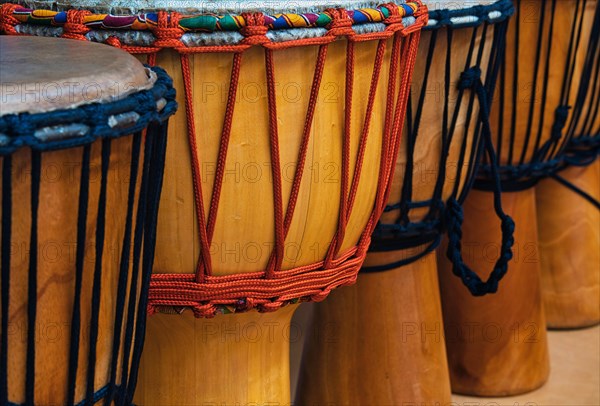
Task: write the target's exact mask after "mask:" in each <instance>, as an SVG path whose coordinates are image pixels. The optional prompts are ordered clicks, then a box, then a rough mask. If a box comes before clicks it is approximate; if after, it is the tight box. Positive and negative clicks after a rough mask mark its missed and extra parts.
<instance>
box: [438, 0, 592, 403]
mask: <svg viewBox="0 0 600 406" xmlns="http://www.w3.org/2000/svg"><path fill="white" fill-rule="evenodd" d="M550 3H552V2H541V1H535V2H533V1H531V2H522V8H521V12H519V11H517V13H516V14H515V16H513V18H512V22H511V23H510V25H509V32H508V41H507V44H508V47H507V54H506V58H507V60H506V66H507V67H509V68H507V70H506V82H505V83H506V85H505V86H506V87H505V91H506V97H507V99H506V100H507V102H506V106H507V107H506V108H508V109H510V108H512V106H511V102H510V101H509V100H512V99H511V98H512V94H513V93H512V92H513V91H512V83H513V76H512V75H513V70H512V66H513V64H514V58H515V55H514V48H513V46H514V45H513V44H514V43H515V20H516V19H519V21H520V30H521V31H520V38H522V39H523V40H522V43H521V44H520V45H521V46H520V47H519V53H518V70H519V82H518V92H519V93H518V97H517V103H518V105H517V106H516V111H517V121H516V127H515V128H516V130H515V134H516V136H515V139H514V140H513V141H511V139H510V137H509V136H506V135H507V134H509V133H507V132H506V131H507V130H505V137H504V138H503V142H502V149H501V153H500V157H499V159H500V163H501V164H505V163H506V162H507V159H508V158H507V154H508V152H507V151H508V150H509V149H510V148H511V142H512V149H513V151H515V153H516V154H520V153H521V151H522V150H523V148H524V140H525V132H526V130H527V117H528V115H529V107H530V103H531V102H532V101H536V102H538V101H539V98H540V97H541V94H537V93H536V94H534V93H533V89H532V82H533V69H534V61H535V55H536V51H537V47H533V46H530V39H531V38H538V30H539V23H540V11H541V8H540V7H542V6H543V7H546V8H547V9H546V12H547V15H548V14H549V13H550V6H551V4H550ZM574 8H575V1H572V0H565V1H563V0H561V1H557V2H556V16H557V17H556V20H555V22H554V24H555V27H554V35H553V37H552V42H551V44H552V55H553V57H552V61H555V60H556V61H560V63H554V62H552V63H551V65H550V70H549V78H550V79H549V80H550V81H551V83H550V85H549V86H548V94H547V103H546V107H545V119H544V122H543V123H542V139H541V142H544V141H546V140H547V139H549V137H550V134H551V128H552V124H553V121H554V110H555V108H556V107H557V105H558V104H559V103H560V92H561V87H562V79H563V77H564V73H565V72H564V70H565V63H564V61H565V58H566V57H567V53H568V48H569V44H570V41H571V38H570V36H569V35H564V33H565V32H570V29H571V26H572V24H573V15H574V11H573V10H574ZM594 9H595V1H592V2H588V9H586V13H587V14H586V17H585V18H586V21H587V23H586V24H588V23H589V20H590V19H591V18H592V17H593V11H594ZM547 18H549V17H547ZM548 21H549V20H548V19H547V20H546V24H545V26H544V34H543V35H544V38H547V36H548V32H549V23H548ZM544 49H545V46H544ZM581 49H582V50H583V49H585V46H584V45H583V44H582V45H581ZM544 55H545V53H544ZM580 59H581V58H580ZM580 59H579V60H580ZM542 61H545V59H544V58H543V59H542ZM544 66H545V63H544V62H542V66H541V67H540V69H539V72H538V75H539V76H538V83H542V81H543V80H544V77H543V74H544ZM581 68H582V62H581V61H580V62H578V63H577V64H576V68H575V72H574V73H573V84H572V86H571V89H577V87H578V85H579V82H578V74H579V73H580V72H581ZM501 83H502V82H499V86H501ZM575 93H576V92H575V91H571V93H570V94H571V97H572V98H574V97H575ZM494 100H495V101H496V103H495V104H493V105H492V115H491V122H492V123H498V121H499V120H500V119H501V118H500V117H499V110H498V108H497V105H498V90H497V91H496V98H495V99H494ZM506 108H505V114H506V115H505V117H504V119H503V122H504V124H505V126H504V127H505V129H509V128H510V125H511V124H510V117H511V115H510V114H509V112H510V110H506ZM539 121H540V114H539V107H537V105H536V115H535V117H534V120H533V124H532V128H533V129H534V132H533V135H532V140H533V141H532V142H530V144H529V146H528V148H527V150H526V154H525V157H526V162H527V159H530V158H531V157H532V155H533V152H534V145H533V144H534V141H535V134H536V132H535V131H537V128H538V125H539ZM567 125H568V124H567ZM494 131H496V126H495V125H494V124H493V125H492V132H494ZM492 135H493V136H494V134H492ZM517 159H518V158H517ZM536 193H537V191H534V190H525V191H521V192H512V193H504V196H503V197H502V202H503V205H504V210H505V212H506V213H507V214H508V215H510V216H511V217H512V218H513V219H514V221H515V223H516V230H515V244H514V247H513V251H514V253H515V255H517V254H518V258H517V257H515V259H513V260H512V261H511V262H510V263H509V266H508V273H507V276H506V277H505V278H504V279H503V280H502V281H501V282H500V287H499V292H498V293H497V294H494V295H487V296H485V297H480V298H472V297H471V296H470V295H469V293H468V292H467V291H465V290H461V286H459V285H460V282H459V281H457V280H456V279H455V278H454V277H453V276H452V275H451V272H450V270H451V265H450V264H449V262H448V261H447V260H446V259H445V256H444V255H443V253H444V250H445V246H444V247H442V248H441V249H440V250H439V253H438V259H439V267H440V288H441V293H442V307H443V309H444V322H445V324H446V327H447V328H449V327H448V326H458V328H459V329H462V330H461V331H464V329H465V328H466V326H469V325H475V326H479V330H477V328H476V330H475V331H474V334H475V337H474V338H473V339H470V338H469V336H466V337H465V336H459V337H458V338H456V339H454V340H451V339H447V341H446V344H447V350H448V362H449V367H450V377H451V381H452V390H453V391H455V392H457V393H463V394H470V395H479V396H504V395H514V394H518V393H523V392H528V391H531V390H533V389H536V388H538V387H540V386H541V385H543V384H544V382H545V381H546V379H547V378H548V371H549V366H548V365H549V360H548V350H547V342H546V330H545V326H546V324H545V323H546V320H545V315H544V314H543V312H544V310H543V305H542V303H541V301H542V293H541V287H540V284H541V282H540V276H539V275H540V273H541V271H542V266H543V262H541V259H542V258H543V254H541V250H542V248H543V246H542V245H540V244H539V243H538V231H537V230H538V227H539V222H545V220H544V219H542V218H540V217H539V216H537V209H536ZM546 213H547V212H546ZM553 215H554V213H553ZM464 217H465V221H464V224H463V246H467V245H471V246H472V247H473V250H472V254H470V255H466V258H465V262H466V263H467V265H469V266H470V267H471V269H472V270H474V271H475V272H477V273H478V274H479V276H480V277H487V274H488V272H489V269H490V266H491V265H493V263H494V262H495V261H496V259H497V258H498V255H499V254H498V250H497V248H498V247H499V245H500V241H501V237H500V234H499V228H500V224H499V222H498V221H496V220H495V215H494V212H493V200H492V194H491V193H489V192H479V191H473V192H471V193H470V194H469V196H468V197H467V200H466V203H465V210H464ZM492 219H494V220H492ZM542 229H543V228H540V230H542ZM542 238H546V236H544V237H542ZM489 325H493V326H492V327H489V329H490V331H489V332H488V333H489V334H492V332H491V331H492V330H491V329H496V330H498V331H499V332H501V336H500V337H499V338H498V339H493V340H491V339H486V338H485V337H484V333H485V329H486V328H487V327H488V326H489ZM515 334H516V335H517V338H516V339H514V337H513V336H514V335H515ZM524 337H525V338H524Z"/></svg>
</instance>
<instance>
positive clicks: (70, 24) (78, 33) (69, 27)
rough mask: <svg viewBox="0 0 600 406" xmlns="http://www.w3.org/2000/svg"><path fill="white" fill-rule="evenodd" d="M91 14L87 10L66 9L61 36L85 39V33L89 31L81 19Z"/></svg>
mask: <svg viewBox="0 0 600 406" xmlns="http://www.w3.org/2000/svg"><path fill="white" fill-rule="evenodd" d="M90 14H92V13H91V12H90V11H87V10H68V11H67V22H66V23H65V24H64V25H63V33H62V35H61V37H62V38H70V39H78V40H82V41H85V40H86V39H87V38H86V37H85V34H87V33H88V32H89V31H90V28H88V27H86V26H85V24H84V23H83V19H84V18H85V17H86V16H88V15H90Z"/></svg>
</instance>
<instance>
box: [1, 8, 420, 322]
mask: <svg viewBox="0 0 600 406" xmlns="http://www.w3.org/2000/svg"><path fill="white" fill-rule="evenodd" d="M16 7H18V6H16V5H10V4H3V5H2V6H1V9H0V30H1V31H2V32H4V33H6V34H13V35H14V34H18V33H17V31H16V30H15V26H16V25H18V24H20V22H19V21H18V20H16V18H15V17H13V15H12V14H13V12H14V9H15V8H16ZM386 8H388V10H390V12H391V14H390V16H389V17H388V18H387V19H386V20H385V21H384V23H385V24H387V27H386V30H385V31H382V32H377V33H367V34H356V33H355V32H354V30H353V29H352V22H351V20H350V19H349V18H348V15H347V13H346V12H345V10H343V9H329V10H327V13H328V14H329V15H330V16H331V17H332V22H331V23H330V25H329V26H328V27H327V28H328V33H327V35H325V36H323V37H318V38H304V39H299V40H293V41H286V42H280V43H277V42H271V41H270V40H269V39H268V37H267V36H266V33H267V27H266V26H265V25H264V15H262V14H261V13H246V14H243V18H244V22H245V25H244V26H243V27H242V29H241V30H240V32H241V33H242V35H244V37H245V38H244V39H243V41H242V42H241V43H240V44H237V45H218V46H198V47H187V46H185V44H183V42H182V41H181V36H182V35H183V34H184V32H183V30H181V28H179V25H178V22H179V19H180V18H181V16H180V15H179V14H177V13H170V14H169V13H166V12H162V11H161V12H158V24H157V26H156V27H155V28H154V29H153V30H152V31H153V34H154V35H155V37H156V40H155V41H154V43H153V44H152V46H128V45H123V44H122V43H121V41H120V40H119V39H118V38H117V37H115V36H111V37H109V38H107V39H106V41H105V42H106V43H107V44H109V45H112V46H115V47H118V48H121V49H123V50H125V51H127V52H129V53H132V54H141V55H144V54H145V55H147V56H148V63H149V64H151V65H154V64H155V63H156V57H157V54H158V52H160V51H161V50H162V49H164V48H170V49H173V50H175V51H177V52H178V53H179V54H180V57H181V70H182V75H183V85H184V96H185V115H186V120H187V127H188V142H189V145H190V156H191V166H192V168H191V169H192V178H193V184H194V185H193V187H194V199H195V211H196V217H197V222H198V230H199V239H200V258H199V260H198V265H197V268H196V272H195V273H194V274H154V275H153V276H152V282H151V284H150V300H149V306H148V310H149V312H150V313H153V312H155V311H157V310H161V309H162V308H163V307H165V306H167V307H169V308H175V309H178V308H181V307H190V308H192V309H193V311H194V314H195V315H196V316H197V317H212V316H214V315H215V314H216V313H218V312H220V311H223V310H224V308H228V309H229V310H230V311H245V310H250V309H253V308H257V309H258V310H260V311H273V310H276V309H278V308H279V307H281V306H283V305H285V304H287V303H289V302H295V301H297V300H312V301H321V300H323V299H324V298H325V297H326V296H327V295H328V294H329V292H330V291H331V290H332V289H335V288H337V287H339V286H343V285H348V284H352V283H354V282H355V280H356V276H357V273H358V270H359V269H360V266H361V265H362V263H363V261H364V259H365V256H366V252H367V248H368V245H369V242H370V235H371V233H372V231H373V229H374V227H375V225H376V222H377V220H378V218H379V216H380V215H381V213H382V211H383V208H384V207H385V202H386V201H387V197H388V194H389V192H390V188H389V183H390V180H391V177H392V174H393V169H394V162H395V160H396V157H397V155H398V151H399V146H400V136H401V132H402V128H403V125H404V117H405V114H406V105H407V100H408V92H409V84H410V80H411V77H412V70H413V68H414V62H415V59H416V51H417V46H418V41H419V32H420V29H421V28H422V27H423V26H425V25H426V24H427V9H426V7H424V6H421V7H420V8H419V11H418V12H417V13H416V14H415V17H416V20H417V21H416V23H415V24H414V25H412V26H410V27H404V26H403V25H402V19H401V18H400V15H399V13H398V6H396V5H393V4H389V5H387V6H386ZM85 15H87V14H86V12H84V11H75V10H72V11H70V12H69V13H68V15H67V20H68V22H67V24H66V25H65V28H64V32H63V36H64V37H67V38H75V39H86V38H85V34H86V33H87V32H88V31H89V29H88V28H87V27H85V26H84V25H83V18H84V17H85ZM392 36H394V39H393V45H392V46H393V48H392V53H391V58H392V59H391V61H390V69H389V77H388V90H387V98H386V106H385V119H386V122H385V125H384V130H383V131H384V137H383V141H382V146H381V158H380V168H379V174H378V186H377V191H376V197H375V204H374V207H373V210H372V212H371V215H370V217H369V221H368V223H367V225H366V227H365V230H364V231H363V233H362V234H361V236H360V239H359V242H358V244H357V245H356V246H354V247H351V248H350V249H348V250H345V251H344V252H341V253H340V252H339V251H340V250H341V246H342V244H343V241H344V236H345V231H346V227H347V225H348V221H349V220H350V216H351V213H352V208H353V205H354V202H355V200H356V194H357V191H358V186H359V183H360V177H361V172H362V167H363V161H364V158H365V150H366V145H367V139H368V134H369V129H370V122H371V117H372V114H373V109H374V104H375V97H376V90H377V87H378V83H379V80H380V77H381V70H382V64H383V59H384V55H385V48H386V41H387V39H389V38H391V37H392ZM338 38H346V39H347V40H348V45H347V50H346V83H345V113H344V133H343V137H344V139H343V144H342V179H341V181H342V183H341V192H340V213H339V216H338V225H337V229H336V233H335V235H334V237H333V239H332V241H331V244H330V246H329V249H328V251H327V254H326V257H325V259H324V260H322V261H319V262H315V263H312V264H310V265H306V266H302V267H296V268H293V269H290V270H282V269H281V266H282V262H283V259H284V246H285V239H286V237H287V235H288V232H289V230H290V227H291V224H292V220H293V217H294V211H295V208H296V204H297V201H298V197H299V193H300V186H301V183H302V178H303V174H304V171H305V164H306V157H307V151H308V146H309V144H310V138H311V134H310V133H311V126H312V123H313V118H314V114H315V110H316V106H317V99H318V95H319V90H320V86H321V80H322V77H323V71H324V66H325V60H326V55H327V49H328V44H329V43H331V42H333V41H335V40H337V39H338ZM374 40H377V41H379V44H378V47H377V53H376V57H375V62H374V67H373V73H372V78H371V84H370V89H369V96H368V100H367V108H366V112H365V121H364V123H363V127H362V131H361V138H360V142H359V147H358V152H357V160H356V165H355V167H354V172H353V174H352V175H353V176H352V179H350V176H351V174H350V139H351V135H352V134H351V117H352V100H353V85H354V66H355V55H354V53H355V45H354V44H355V43H356V42H361V41H374ZM310 45H317V46H319V52H318V56H317V60H316V63H315V69H314V74H313V81H312V85H311V92H310V98H309V101H308V107H307V112H306V117H305V120H304V128H303V132H302V139H301V143H300V148H299V151H298V156H297V157H298V159H297V162H298V163H297V167H296V170H295V174H294V179H293V183H292V187H291V192H290V197H289V200H288V204H287V207H286V210H285V213H284V210H283V208H284V204H283V203H284V202H283V192H282V175H281V161H280V151H279V134H278V125H277V101H276V95H275V84H276V82H275V67H274V61H273V52H275V51H276V50H279V49H286V48H291V47H297V46H310ZM253 46H262V47H263V48H265V64H266V79H267V97H268V99H267V101H268V110H269V111H268V113H269V143H270V156H271V171H272V178H273V203H274V220H275V246H274V248H273V251H272V252H271V255H270V257H269V261H268V265H267V267H266V268H265V270H264V271H261V272H252V273H241V274H231V275H225V276H213V275H212V264H211V257H210V249H209V247H210V243H211V241H212V238H213V235H214V232H215V228H216V220H217V215H218V208H219V200H220V196H221V190H222V185H223V178H224V173H225V166H226V161H227V151H228V147H229V142H230V137H231V129H232V125H233V119H234V118H233V117H234V108H235V102H236V94H237V89H238V82H239V77H240V69H241V59H242V53H243V52H244V51H246V50H247V49H249V48H251V47H253ZM224 52H225V53H233V54H234V55H233V65H232V69H231V78H230V87H229V93H228V98H227V104H226V108H225V117H224V122H223V128H222V132H221V140H220V146H219V153H218V162H217V168H216V173H215V181H214V184H213V191H212V196H211V201H210V206H209V208H208V209H209V210H208V217H206V215H205V214H206V211H205V206H204V200H203V194H202V186H201V173H200V159H199V156H198V149H197V147H198V145H197V136H196V125H195V109H194V105H193V89H192V72H191V67H190V60H189V54H191V53H192V54H193V53H224ZM398 76H400V80H398ZM396 86H399V89H398V94H397V96H396ZM395 96H396V97H395ZM394 98H395V101H394Z"/></svg>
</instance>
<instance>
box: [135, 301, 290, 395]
mask: <svg viewBox="0 0 600 406" xmlns="http://www.w3.org/2000/svg"><path fill="white" fill-rule="evenodd" d="M296 308H297V305H289V306H286V307H284V308H282V309H280V310H278V311H276V312H273V313H258V312H255V311H251V312H248V313H236V314H227V315H219V316H217V317H215V318H213V319H196V318H194V315H193V313H192V312H191V311H186V312H184V313H183V314H181V315H171V314H155V315H153V316H150V317H149V318H148V323H147V331H146V342H145V346H144V353H143V356H142V361H141V365H140V372H139V379H138V385H137V390H136V393H135V398H134V403H135V404H139V405H145V406H150V405H157V406H158V405H161V406H164V405H213V404H214V405H238V404H239V405H246V404H258V405H263V404H280V405H288V404H290V377H289V347H290V339H294V336H295V335H299V334H300V332H298V331H295V329H294V328H293V326H292V325H291V324H290V322H291V318H292V315H293V313H294V311H295V310H296Z"/></svg>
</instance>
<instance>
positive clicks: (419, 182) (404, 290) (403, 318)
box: [296, 29, 493, 405]
mask: <svg viewBox="0 0 600 406" xmlns="http://www.w3.org/2000/svg"><path fill="white" fill-rule="evenodd" d="M431 34H432V33H431V31H423V33H422V34H421V42H420V44H419V52H418V56H417V62H416V65H415V72H414V74H413V87H412V90H411V98H412V100H413V102H412V103H413V106H416V105H417V104H418V98H419V94H420V90H421V87H422V86H423V85H422V83H423V81H424V72H425V68H426V55H427V52H428V49H429V46H430V41H431ZM453 35H454V38H453V46H452V50H451V52H452V55H454V56H455V58H454V59H453V60H452V62H451V75H452V76H451V77H453V78H456V80H455V82H457V81H458V78H459V75H460V72H462V71H463V70H464V67H465V59H466V55H467V51H468V47H469V41H470V39H471V36H472V30H471V29H455V30H454V32H453ZM492 36H493V30H492V29H489V30H488V34H487V39H486V46H485V48H484V55H483V61H487V60H488V59H489V55H490V50H491V39H492ZM446 37H447V33H446V29H440V30H438V38H437V43H436V48H435V53H434V56H433V60H432V64H431V67H430V69H431V71H430V73H429V82H430V83H428V84H427V95H426V97H425V101H424V109H423V116H422V119H421V127H420V128H421V129H420V132H419V134H418V136H417V141H416V146H415V156H414V160H415V163H414V167H413V189H412V190H413V199H412V200H413V201H422V200H427V199H430V198H431V196H433V190H434V187H435V181H436V178H437V173H438V171H439V166H440V164H439V156H440V148H441V137H442V134H441V132H440V128H441V126H440V124H439V123H440V122H441V120H442V116H443V100H444V94H443V91H444V90H443V83H444V79H443V78H444V75H445V58H446V50H447V45H446V44H447V42H446ZM478 46H479V43H478V44H477V45H476V46H475V50H477V49H478ZM475 54H476V52H475ZM474 58H475V57H473V60H472V61H471V64H470V65H472V64H474V63H475V61H474ZM481 65H482V70H483V73H482V76H483V77H485V68H486V66H487V64H486V62H482V64H481ZM436 78H439V80H436ZM451 91H452V94H451V95H450V100H453V101H454V102H453V103H451V105H450V106H451V107H450V108H451V109H452V110H451V111H453V109H454V108H455V105H456V97H457V93H458V91H457V87H456V86H451ZM469 95H470V93H469V92H468V91H467V92H465V93H464V95H463V100H462V102H461V110H460V115H459V119H458V122H457V126H456V130H455V134H454V138H453V141H452V144H451V145H452V146H451V149H450V158H449V159H448V162H447V168H446V169H447V171H448V172H447V175H446V179H445V183H444V192H443V198H444V199H447V198H448V197H449V196H450V194H451V192H452V188H453V187H454V186H455V183H456V180H457V179H461V181H464V179H465V178H466V174H465V172H466V169H467V165H468V163H465V166H464V167H463V168H461V174H460V175H457V173H456V172H457V169H458V168H457V164H458V161H459V159H458V157H459V154H460V147H461V145H462V144H463V141H464V129H465V127H466V126H467V124H469V123H467V116H466V110H467V106H468V103H469V101H468V99H469ZM475 106H477V105H475ZM475 111H477V108H476V107H475ZM413 112H414V110H413ZM430 123H431V124H430ZM474 123H475V118H474V117H473V118H472V119H471V122H470V127H469V128H470V129H471V130H470V132H469V135H468V137H469V139H468V140H467V141H466V143H467V150H466V154H467V156H468V155H469V153H470V151H471V147H472V143H471V142H470V140H471V137H472V134H473V130H472V129H473V125H474ZM406 137H407V133H406V131H405V132H404V134H403V141H402V144H401V149H400V153H399V157H398V160H397V161H396V166H395V173H394V178H393V181H392V189H391V193H390V200H389V203H390V204H391V203H395V202H397V201H398V200H399V198H400V196H401V190H402V184H403V182H404V173H405V170H406V160H407V145H406ZM460 187H461V188H462V185H460ZM427 210H428V209H427V208H416V209H412V211H411V213H410V218H411V220H413V221H418V220H419V219H421V218H423V216H424V215H425V214H426V213H427ZM398 215H399V213H398V210H396V211H391V212H386V213H384V214H383V216H382V218H381V222H382V223H386V222H387V223H392V222H394V221H395V220H396V218H397V217H398ZM424 248H425V247H417V248H413V249H406V250H401V251H392V252H370V253H369V254H368V256H367V260H366V261H365V266H374V265H384V264H389V263H393V262H397V261H399V260H402V259H407V258H410V257H411V256H413V255H415V254H418V253H420V252H422V251H423V249H424ZM450 277H452V278H456V277H455V276H453V275H450ZM457 281H458V283H460V280H458V279H457ZM463 288H464V287H463ZM464 289H465V291H466V288H464ZM314 312H315V313H314V326H313V330H314V331H312V332H309V334H307V336H308V337H309V338H308V339H307V342H306V344H305V349H304V355H303V364H302V369H301V375H300V381H299V387H298V391H297V393H298V395H297V399H296V401H297V403H298V404H301V405H321V404H336V405H354V404H373V405H375V404H377V405H380V404H381V405H390V404H409V403H410V404H413V403H414V404H427V405H429V404H437V403H436V402H439V404H441V405H445V404H448V403H449V402H450V401H451V398H450V382H449V375H448V367H447V362H446V348H445V343H444V339H443V321H442V312H441V307H440V298H439V290H438V282H437V261H436V258H435V254H434V253H431V254H428V255H426V256H425V257H423V258H421V259H419V260H417V261H415V262H413V263H411V264H409V265H406V266H402V267H400V268H396V269H393V270H389V271H382V272H376V273H372V274H371V273H361V274H360V275H359V278H358V281H357V284H356V285H354V286H351V287H347V288H342V289H339V290H338V291H336V292H332V294H331V296H330V298H328V300H326V301H323V302H322V303H319V304H317V305H315V306H314ZM375 314H377V317H374V315H375ZM323 331H332V332H335V335H334V337H335V339H333V338H332V337H331V336H330V335H323V334H316V333H315V332H323ZM357 332H360V334H357ZM311 333H312V334H311ZM402 337H404V338H402ZM334 360H335V361H334ZM339 371H350V372H345V373H339Z"/></svg>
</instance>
